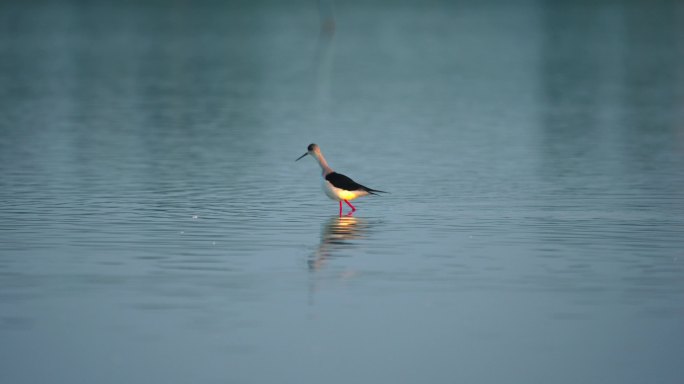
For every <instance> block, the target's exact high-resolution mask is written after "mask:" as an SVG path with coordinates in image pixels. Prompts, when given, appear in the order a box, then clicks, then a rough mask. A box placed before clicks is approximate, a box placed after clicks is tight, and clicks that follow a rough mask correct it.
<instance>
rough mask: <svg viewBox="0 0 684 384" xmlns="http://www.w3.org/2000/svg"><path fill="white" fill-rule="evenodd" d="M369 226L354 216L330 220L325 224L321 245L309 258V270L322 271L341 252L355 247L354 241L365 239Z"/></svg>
mask: <svg viewBox="0 0 684 384" xmlns="http://www.w3.org/2000/svg"><path fill="white" fill-rule="evenodd" d="M367 228H368V224H367V223H366V222H365V221H363V220H361V219H357V218H356V217H353V216H342V217H333V218H330V219H329V220H328V221H327V222H325V223H324V224H323V229H322V230H321V243H320V244H319V245H318V248H317V249H316V251H315V252H314V253H313V255H311V257H310V258H309V269H310V270H312V271H317V270H320V269H321V268H322V267H323V266H324V265H325V264H326V262H327V261H328V260H329V259H331V258H333V257H335V256H337V255H338V254H339V253H340V252H341V251H343V250H346V249H351V248H353V247H354V246H355V244H354V241H353V240H356V239H360V238H363V237H364V233H365V231H366V229H367Z"/></svg>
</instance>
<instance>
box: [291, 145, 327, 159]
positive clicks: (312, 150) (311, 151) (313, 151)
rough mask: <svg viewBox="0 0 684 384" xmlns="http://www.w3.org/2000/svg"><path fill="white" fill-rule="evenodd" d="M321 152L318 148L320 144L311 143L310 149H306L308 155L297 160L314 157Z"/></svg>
mask: <svg viewBox="0 0 684 384" xmlns="http://www.w3.org/2000/svg"><path fill="white" fill-rule="evenodd" d="M320 151H321V150H320V149H319V148H318V144H314V143H311V144H309V146H308V147H306V153H305V154H303V155H301V156H299V157H298V158H297V160H299V159H301V158H302V157H304V156H306V155H314V154H316V153H319V152H320ZM297 160H295V161H297Z"/></svg>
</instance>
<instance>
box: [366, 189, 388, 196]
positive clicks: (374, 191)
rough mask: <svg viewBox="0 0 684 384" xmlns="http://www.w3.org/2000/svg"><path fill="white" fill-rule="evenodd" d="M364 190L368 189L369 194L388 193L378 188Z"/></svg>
mask: <svg viewBox="0 0 684 384" xmlns="http://www.w3.org/2000/svg"><path fill="white" fill-rule="evenodd" d="M366 191H368V193H370V194H371V195H377V194H379V193H389V192H386V191H381V190H379V189H372V188H366Z"/></svg>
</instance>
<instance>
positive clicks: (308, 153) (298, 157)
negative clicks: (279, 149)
mask: <svg viewBox="0 0 684 384" xmlns="http://www.w3.org/2000/svg"><path fill="white" fill-rule="evenodd" d="M308 154H309V152H307V153H305V154H303V155H301V156H299V157H298V158H297V160H295V161H298V160H299V159H301V158H302V157H304V156H306V155H308Z"/></svg>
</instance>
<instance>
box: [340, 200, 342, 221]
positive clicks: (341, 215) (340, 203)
mask: <svg viewBox="0 0 684 384" xmlns="http://www.w3.org/2000/svg"><path fill="white" fill-rule="evenodd" d="M340 217H342V200H340Z"/></svg>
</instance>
